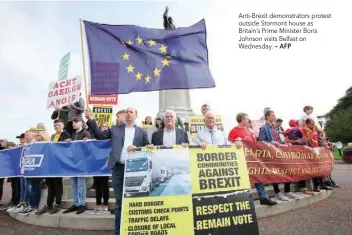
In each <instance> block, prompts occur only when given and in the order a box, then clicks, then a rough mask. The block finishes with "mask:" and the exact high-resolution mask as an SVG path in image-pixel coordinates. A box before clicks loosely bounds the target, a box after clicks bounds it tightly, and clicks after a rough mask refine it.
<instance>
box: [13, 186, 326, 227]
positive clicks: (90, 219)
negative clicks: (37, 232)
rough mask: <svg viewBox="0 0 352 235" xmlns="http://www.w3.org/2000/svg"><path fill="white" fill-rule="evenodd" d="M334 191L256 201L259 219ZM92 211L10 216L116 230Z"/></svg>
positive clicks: (105, 216)
mask: <svg viewBox="0 0 352 235" xmlns="http://www.w3.org/2000/svg"><path fill="white" fill-rule="evenodd" d="M331 193H332V191H321V192H320V193H316V194H315V195H314V196H308V195H305V194H303V193H297V195H299V196H300V197H301V199H300V200H291V201H288V202H281V201H279V202H278V205H275V206H272V207H269V206H262V205H260V204H259V201H255V207H256V208H255V210H256V214H257V217H258V218H259V219H261V218H265V217H269V216H273V215H278V214H280V213H284V212H287V211H291V210H295V209H298V208H302V207H306V206H308V205H311V204H314V203H317V202H319V201H321V200H324V199H326V198H327V197H328V196H330V194H331ZM90 212H92V211H91V210H87V211H85V212H84V213H83V214H81V215H76V213H74V212H73V213H69V214H62V211H61V212H59V213H57V214H54V215H48V214H44V215H41V216H37V215H35V214H34V213H31V214H30V215H25V216H23V215H20V214H19V213H13V212H11V213H9V214H10V216H11V217H12V218H14V219H16V220H18V221H21V222H23V223H26V224H31V225H36V226H42V227H50V228H69V229H82V230H114V215H111V214H110V213H109V212H107V213H105V214H100V215H91V214H89V213H90Z"/></svg>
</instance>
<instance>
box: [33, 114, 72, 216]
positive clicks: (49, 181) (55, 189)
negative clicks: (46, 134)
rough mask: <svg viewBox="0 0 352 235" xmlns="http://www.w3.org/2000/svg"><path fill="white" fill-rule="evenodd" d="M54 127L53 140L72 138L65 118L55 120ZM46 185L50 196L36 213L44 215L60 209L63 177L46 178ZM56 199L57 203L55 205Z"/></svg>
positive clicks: (59, 140) (60, 140)
mask: <svg viewBox="0 0 352 235" xmlns="http://www.w3.org/2000/svg"><path fill="white" fill-rule="evenodd" d="M54 129H55V131H56V133H55V134H53V135H52V136H51V141H52V142H62V141H66V140H67V139H69V138H71V135H70V133H68V132H67V131H64V121H63V120H59V119H57V120H55V121H54ZM45 182H46V185H47V186H48V197H47V200H46V205H45V206H44V207H43V208H41V209H40V210H38V211H37V212H36V213H35V214H36V215H42V214H44V213H46V212H49V214H55V213H57V212H59V211H60V204H61V200H62V193H63V186H62V177H55V178H46V179H45ZM54 199H55V202H56V204H54V205H53V203H54Z"/></svg>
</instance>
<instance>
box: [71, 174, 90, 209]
mask: <svg viewBox="0 0 352 235" xmlns="http://www.w3.org/2000/svg"><path fill="white" fill-rule="evenodd" d="M71 180H72V201H73V205H74V206H85V205H86V193H87V192H86V190H87V189H86V178H84V177H72V178H71Z"/></svg>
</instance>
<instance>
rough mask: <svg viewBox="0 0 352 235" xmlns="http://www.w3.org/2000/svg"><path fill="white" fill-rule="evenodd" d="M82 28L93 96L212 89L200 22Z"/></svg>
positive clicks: (203, 24)
mask: <svg viewBox="0 0 352 235" xmlns="http://www.w3.org/2000/svg"><path fill="white" fill-rule="evenodd" d="M84 26H85V34H86V37H87V45H88V52H89V62H90V74H91V94H92V95H104V94H127V93H131V92H142V91H156V90H167V89H194V88H210V87H215V83H214V79H213V77H212V75H211V73H210V70H209V66H208V49H207V44H206V28H205V21H204V20H202V21H200V22H199V23H197V24H195V25H192V26H190V27H182V28H177V29H176V30H164V29H150V28H144V27H140V26H134V25H107V24H97V23H93V22H88V21H84Z"/></svg>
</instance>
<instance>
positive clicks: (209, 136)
mask: <svg viewBox="0 0 352 235" xmlns="http://www.w3.org/2000/svg"><path fill="white" fill-rule="evenodd" d="M215 118H216V116H215V114H214V113H213V112H211V111H208V112H207V113H206V114H205V115H204V123H205V128H204V129H202V130H200V131H198V133H197V137H196V139H195V140H194V141H193V142H194V144H199V145H200V146H201V147H202V149H206V146H207V144H213V145H225V144H229V142H228V140H227V136H226V135H225V133H224V132H223V131H221V130H217V129H216V128H215V127H216V125H215Z"/></svg>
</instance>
